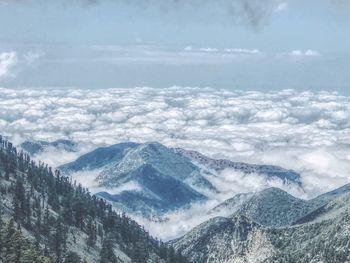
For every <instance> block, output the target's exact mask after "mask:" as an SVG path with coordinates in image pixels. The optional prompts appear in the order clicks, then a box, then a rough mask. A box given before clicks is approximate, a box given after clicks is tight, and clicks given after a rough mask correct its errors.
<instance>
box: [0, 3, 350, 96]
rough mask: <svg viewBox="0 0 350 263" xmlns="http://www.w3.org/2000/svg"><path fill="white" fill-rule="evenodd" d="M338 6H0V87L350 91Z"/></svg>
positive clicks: (348, 10)
mask: <svg viewBox="0 0 350 263" xmlns="http://www.w3.org/2000/svg"><path fill="white" fill-rule="evenodd" d="M349 15H350V4H348V3H347V1H346V0H308V1H301V0H293V1H292V0H290V1H287V0H286V1H284V0H264V1H257V0H219V1H209V0H203V1H199V0H192V1H181V0H180V1H173V0H164V1H160V0H145V1H123V0H118V1H112V0H100V1H98V0H96V1H95V0H75V1H68V0H60V1H59V0H54V1H43V0H37V1H34V0H17V1H16V0H12V1H11V0H0V86H1V87H6V88H21V87H22V88H23V87H36V88H40V87H45V88H51V87H54V88H65V87H70V88H80V89H102V88H134V87H144V86H148V87H154V88H167V87H172V86H175V85H176V86H188V87H212V88H214V89H222V88H225V89H231V90H259V91H264V90H281V89H296V90H311V91H320V90H328V91H338V92H339V93H341V94H349V93H350V84H349V83H350V72H349V71H350V50H349V49H350V16H349Z"/></svg>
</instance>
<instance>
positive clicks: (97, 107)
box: [0, 87, 350, 197]
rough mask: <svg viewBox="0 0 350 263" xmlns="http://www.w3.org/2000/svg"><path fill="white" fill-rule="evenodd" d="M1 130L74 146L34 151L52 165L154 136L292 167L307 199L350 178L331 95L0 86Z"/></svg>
mask: <svg viewBox="0 0 350 263" xmlns="http://www.w3.org/2000/svg"><path fill="white" fill-rule="evenodd" d="M0 131H1V134H2V135H6V136H9V137H10V138H11V139H12V140H13V141H14V142H15V143H17V144H19V143H20V142H21V141H23V140H24V139H28V138H30V139H36V140H49V141H52V140H56V139H62V138H68V139H72V140H74V141H76V142H79V143H80V145H81V146H82V147H81V149H80V151H79V152H77V153H69V154H68V153H66V152H55V151H54V152H45V153H44V154H43V155H42V156H40V157H41V159H42V160H44V161H46V162H48V163H49V164H50V165H53V166H55V165H58V164H61V163H63V162H68V161H71V160H73V159H74V158H76V157H77V156H78V155H79V154H82V153H83V152H87V151H89V150H91V149H93V148H94V147H97V146H100V145H110V144H114V143H118V142H126V141H134V142H147V141H158V142H160V143H163V144H165V145H166V146H170V147H183V148H186V149H193V150H197V151H199V152H201V153H203V154H205V155H208V156H211V157H217V158H219V157H220V158H228V159H231V160H234V161H245V162H250V163H258V164H273V165H279V166H282V167H284V168H288V169H294V170H295V171H297V172H299V173H300V174H301V175H302V183H303V186H304V189H305V192H306V193H307V197H313V196H315V195H317V194H319V193H322V192H325V191H328V190H332V189H334V188H335V187H338V186H341V185H343V184H346V183H349V182H350V97H348V96H342V95H340V94H338V93H335V92H308V91H306V92H299V91H295V90H282V91H271V92H257V91H230V90H216V89H211V88H186V87H172V88H168V89H154V88H148V87H140V88H133V89H99V90H82V89H44V88H37V89H6V88H0ZM58 155H59V156H58Z"/></svg>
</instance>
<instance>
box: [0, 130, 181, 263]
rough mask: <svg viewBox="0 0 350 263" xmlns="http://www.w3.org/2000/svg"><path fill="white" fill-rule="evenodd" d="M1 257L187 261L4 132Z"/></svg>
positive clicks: (109, 262) (110, 262)
mask: <svg viewBox="0 0 350 263" xmlns="http://www.w3.org/2000/svg"><path fill="white" fill-rule="evenodd" d="M0 190H1V191H0V193H1V198H0V208H1V213H0V214H1V220H0V224H1V225H0V228H1V231H0V233H1V234H0V244H1V246H0V248H1V249H0V262H3V263H5V262H6V263H10V262H11V263H12V262H56V263H61V262H62V263H63V262H67V263H68V262H77V263H78V262H89V263H90V262H101V263H115V262H118V263H129V262H130V263H131V262H135V263H136V262H139V263H141V262H142V263H144V262H149V263H152V262H163V263H166V262H173V263H177V262H187V261H186V260H185V259H184V258H183V257H182V256H180V255H178V254H176V253H175V252H174V250H173V249H172V248H170V247H168V246H166V245H164V244H163V243H162V242H160V241H158V240H155V239H154V238H152V237H151V236H150V235H149V234H148V233H147V232H146V231H145V230H144V229H143V228H142V227H141V226H139V225H138V224H137V223H136V222H135V221H133V220H131V219H129V218H128V217H126V216H125V215H119V214H117V213H115V212H114V211H113V209H112V207H111V205H109V204H107V203H106V202H105V201H104V200H102V199H99V198H97V197H96V196H92V195H91V194H90V193H89V191H88V190H87V189H84V188H82V187H81V186H80V185H76V184H75V183H73V182H71V180H70V179H68V178H66V177H64V176H61V175H60V173H59V172H58V171H53V170H52V169H51V168H50V167H48V166H47V165H45V164H43V163H38V164H37V163H35V162H34V161H32V160H31V159H30V157H29V156H28V155H27V154H24V153H23V152H17V150H16V148H15V147H13V145H12V144H11V143H10V142H8V141H6V140H4V139H3V138H2V137H1V136H0Z"/></svg>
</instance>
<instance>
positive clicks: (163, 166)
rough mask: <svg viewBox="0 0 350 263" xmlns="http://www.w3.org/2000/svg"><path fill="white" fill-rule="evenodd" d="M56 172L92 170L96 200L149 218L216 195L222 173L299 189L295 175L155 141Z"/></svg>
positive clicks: (109, 150) (102, 152)
mask: <svg viewBox="0 0 350 263" xmlns="http://www.w3.org/2000/svg"><path fill="white" fill-rule="evenodd" d="M193 153H195V154H193ZM198 156H201V158H199V157H198ZM58 168H59V169H60V170H61V171H62V173H63V174H64V175H68V176H70V175H71V176H73V177H74V174H75V173H79V172H87V171H90V172H94V171H95V172H96V176H95V178H94V180H95V182H96V184H97V186H98V189H101V188H102V189H104V190H103V191H100V192H97V193H96V194H97V195H98V196H101V197H103V198H105V199H106V200H108V201H110V202H112V203H113V205H114V206H115V208H117V209H120V210H122V211H125V212H127V213H134V214H138V215H141V216H143V217H147V218H157V217H160V216H162V215H164V214H166V213H169V212H174V211H177V210H179V209H186V208H188V207H189V206H190V205H193V204H194V203H201V202H205V201H206V200H208V198H209V197H210V196H213V195H216V194H218V193H219V192H220V189H218V187H217V186H216V185H215V179H218V178H219V173H220V172H221V171H223V170H225V169H232V170H234V171H239V172H241V173H243V174H245V175H249V174H252V173H254V174H257V175H258V176H261V177H264V178H266V180H279V181H280V182H281V183H282V184H292V185H295V186H296V187H299V188H301V183H300V175H299V174H297V173H296V172H294V171H290V170H286V169H283V168H280V167H277V166H267V165H251V164H246V163H235V162H232V161H228V160H215V159H210V158H207V157H205V156H203V155H200V154H199V153H196V152H190V151H186V150H182V149H179V148H176V149H174V148H168V147H166V146H164V145H162V144H160V143H157V142H151V143H143V144H137V143H131V142H130V143H120V144H115V145H112V146H108V147H101V148H97V149H95V150H94V151H92V152H89V153H87V154H84V155H82V156H80V157H79V158H78V159H77V160H75V161H73V162H71V163H68V164H64V165H62V166H60V167H58ZM126 186H127V187H126Z"/></svg>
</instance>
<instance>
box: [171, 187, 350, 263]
mask: <svg viewBox="0 0 350 263" xmlns="http://www.w3.org/2000/svg"><path fill="white" fill-rule="evenodd" d="M349 201H350V185H346V186H343V187H341V188H339V189H336V190H335V191H332V192H329V193H326V194H323V195H321V196H319V197H316V198H314V199H311V200H309V201H305V200H301V199H298V198H295V197H293V196H290V195H289V194H287V193H286V192H284V191H283V190H280V189H277V188H270V189H266V190H264V191H261V192H259V193H255V194H253V195H251V197H250V198H249V199H248V200H247V201H246V202H243V204H241V205H240V206H239V207H238V208H237V209H235V210H233V211H232V215H231V216H229V217H215V218H213V219H210V220H208V221H206V222H204V223H202V224H200V225H199V226H197V227H195V228H194V229H193V230H191V231H190V232H189V233H187V234H186V235H184V236H183V237H181V238H179V239H176V240H173V241H170V242H169V244H171V245H173V246H174V247H175V248H176V249H177V250H178V251H180V252H181V253H182V254H183V255H186V256H187V257H188V258H189V259H190V260H191V262H196V263H202V262H203V263H204V262H215V263H216V262H217V263H219V262H220V263H229V262H347V261H348V260H349V259H350V253H349V251H350V243H349V233H350V202H349Z"/></svg>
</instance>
